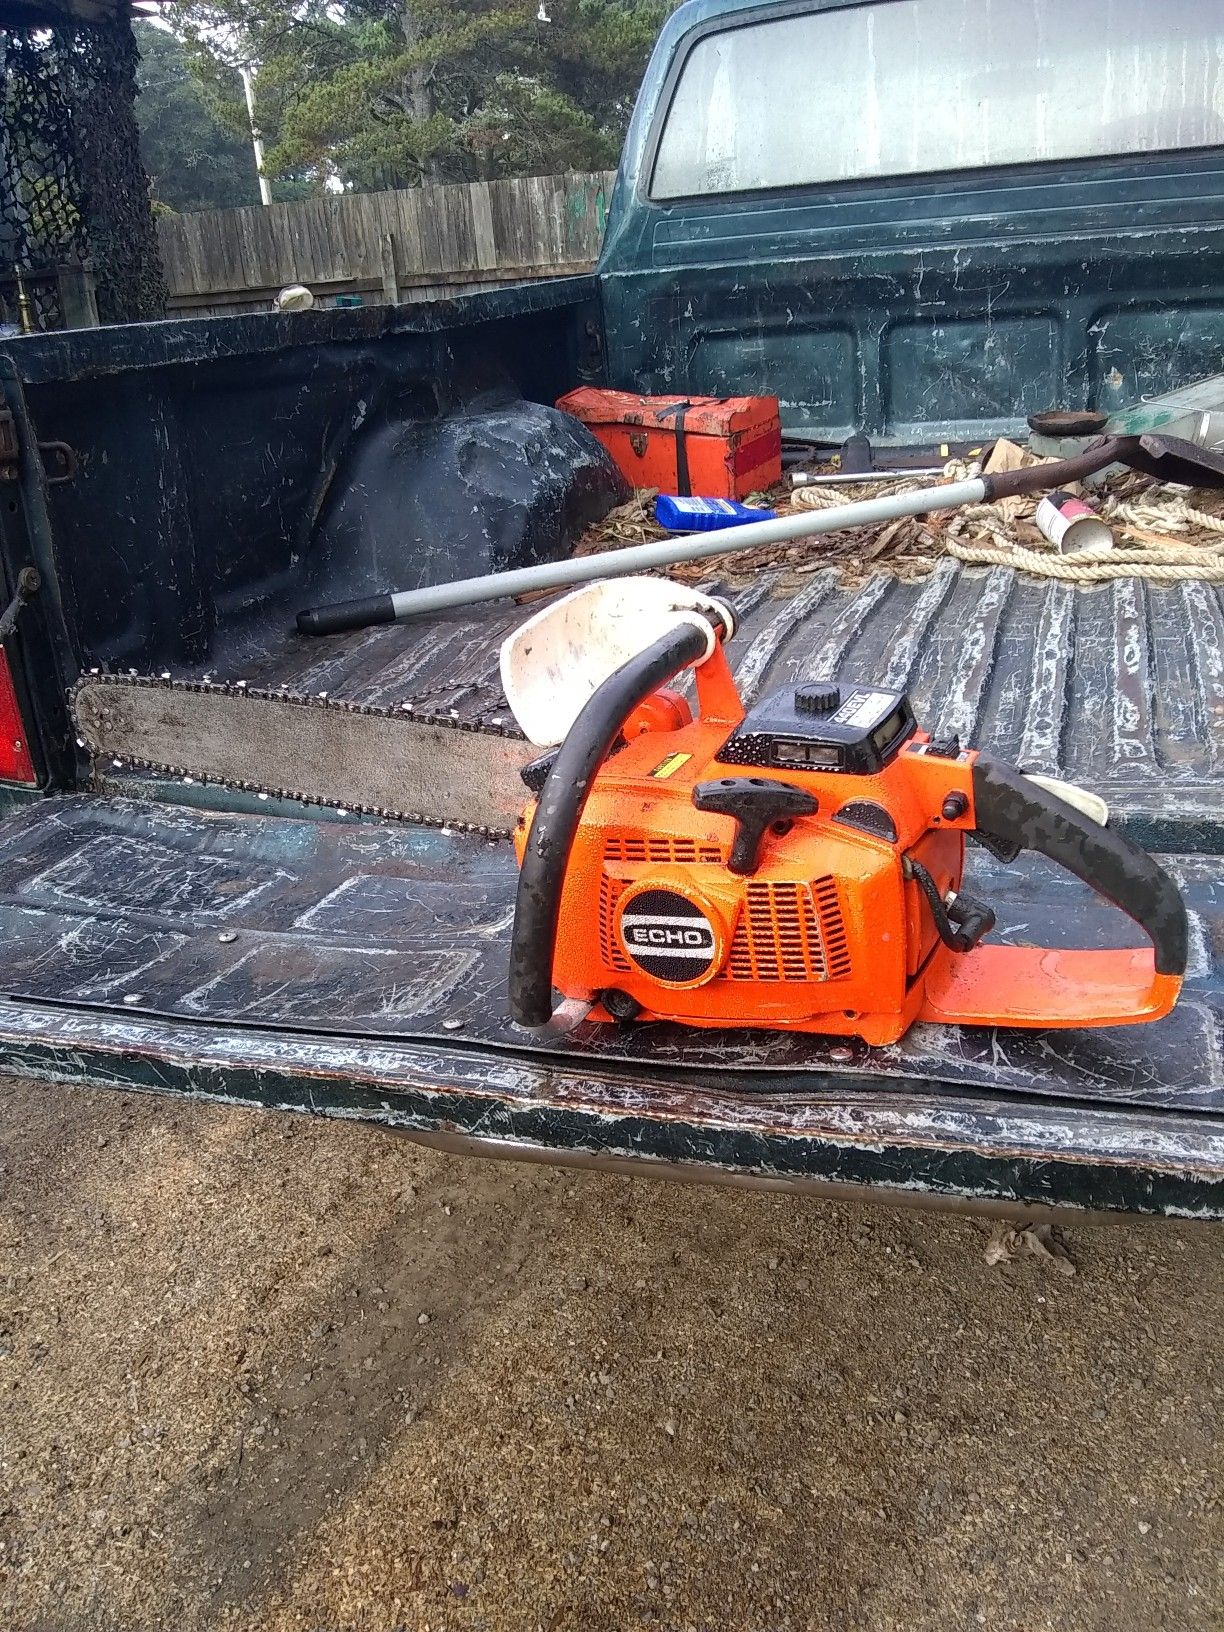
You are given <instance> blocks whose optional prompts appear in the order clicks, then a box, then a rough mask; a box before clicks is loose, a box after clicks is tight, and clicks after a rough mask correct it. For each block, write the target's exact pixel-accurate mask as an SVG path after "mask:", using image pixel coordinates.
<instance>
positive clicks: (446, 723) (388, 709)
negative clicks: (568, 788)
mask: <svg viewBox="0 0 1224 1632" xmlns="http://www.w3.org/2000/svg"><path fill="white" fill-rule="evenodd" d="M478 689H479V687H478V686H473V685H468V686H465V685H463V684H462V683H460V684H455V683H451V684H449V685H447V686H444V687H435V688H433V689H432V690H430V691H425V692H423V693H420V694H418V695H416V696H414V697H411V698H408V699H406V700H403V701H399V702H397V703H395V704H393V705H390V706H384V705H380V704H375V703H362V702H353V701H350V700H348V699H346V698H343V697H332V696H330V695H329V694H328V693H327V692H326V691H320V692H317V693H303V692H295V691H292V690H290V689H289V687H288V686H287V685H282V686H278V687H275V688H266V687H262V686H253V685H248V684H247V683H246V682H245V681H242V680H238V681H218V680H211V679H201V680H179V679H173V678H171V677H170V676H169V675H167V674H163V675H160V676H156V675H142V674H136V673H128V674H123V673H113V672H106V671H102V670H90V671H89V672H87V673H85V674H83V675H81V677H80V678H79V679H78V680H77V682H76V684H75V685H74V686H73V687H72V690H71V692H70V693H69V705H70V708H71V712H72V718H73V721H74V724H75V726H76V731H77V739H76V741H77V747H78V748H79V749H81V750H83V751H86V752H89V753H91V754H92V755H93V757H94V775H95V780H96V778H97V775H98V771H99V767H100V766H105V764H106V763H107V762H109V764H110V766H112V767H113V768H114V769H115V770H125V771H138V772H149V773H154V774H156V775H159V776H166V777H173V778H175V779H176V780H179V781H181V782H182V783H184V784H185V785H186V786H192V785H198V786H208V785H212V786H217V787H224V788H230V789H233V790H234V791H236V792H241V793H246V794H253V795H255V796H256V797H257V798H259V799H269V800H271V799H277V800H288V801H292V802H294V803H297V804H305V805H316V806H323V807H327V808H331V809H334V810H336V811H341V812H345V813H351V814H354V815H361V816H373V817H377V818H378V819H380V820H384V821H397V822H406V823H411V824H414V825H420V826H425V827H433V828H439V829H441V830H443V831H454V832H460V833H472V834H477V835H479V836H480V837H482V838H486V839H491V840H495V839H507V838H509V837H510V834H511V825H510V822H509V819H507V821H506V823H505V825H499V824H497V823H493V822H488V821H473V820H470V819H467V818H465V817H464V815H463V813H462V811H459V810H456V811H454V812H453V813H445V812H442V813H439V812H437V811H431V810H429V809H413V808H411V807H410V806H409V805H403V806H400V805H397V804H395V803H394V802H392V801H388V802H373V801H370V800H365V799H346V798H333V797H331V796H330V795H329V794H326V793H323V792H321V791H320V790H319V789H318V788H311V787H309V786H290V785H284V786H282V785H280V784H279V782H276V781H272V782H269V781H265V780H261V779H259V778H258V777H251V776H239V775H233V774H226V773H225V771H224V770H222V769H218V768H217V766H215V765H214V766H211V767H210V766H209V765H207V764H205V763H201V762H199V761H197V760H196V759H195V756H194V755H193V754H192V752H191V751H190V749H191V745H192V742H193V739H192V736H191V730H190V723H189V722H185V723H184V728H183V731H182V746H183V751H182V753H180V754H167V755H165V756H164V757H162V756H160V755H157V754H153V755H150V754H146V753H140V752H135V751H133V744H132V742H131V741H130V740H129V741H124V740H123V736H122V733H121V732H116V729H115V728H116V725H117V724H122V723H126V724H128V725H129V728H130V720H129V721H126V722H122V721H120V720H118V718H117V716H116V714H115V711H114V708H113V704H114V702H115V701H116V700H122V699H125V698H127V699H131V698H134V697H137V696H138V695H139V694H150V693H152V694H155V695H156V696H158V697H162V698H165V699H166V700H167V701H172V699H173V698H175V697H182V698H184V699H187V698H191V697H205V698H207V699H208V700H209V702H210V703H213V702H219V703H221V704H222V706H223V707H226V708H228V707H230V706H232V707H233V708H234V709H235V710H236V711H237V710H241V709H242V708H243V707H244V705H259V704H267V705H271V706H272V707H273V708H274V709H276V710H277V711H279V710H281V709H283V710H285V711H287V712H286V721H287V722H289V721H290V720H291V716H290V714H289V712H288V711H292V717H293V718H294V719H296V720H297V721H300V720H301V717H302V716H304V715H324V716H327V717H328V719H329V722H330V719H331V717H333V716H334V717H336V720H337V723H340V722H342V721H348V722H352V721H356V720H360V721H385V722H387V726H388V731H389V733H394V732H395V731H396V730H398V729H400V728H402V727H404V726H406V725H407V726H409V727H421V728H423V730H424V731H433V732H446V733H455V734H456V737H457V738H462V739H465V740H466V741H467V742H469V743H470V740H471V739H472V738H473V737H476V738H483V739H488V740H489V742H490V747H493V745H495V744H499V743H500V744H504V745H505V748H506V750H507V752H505V753H501V754H492V755H490V760H489V765H488V766H487V767H481V771H482V773H483V774H485V775H487V776H489V777H491V778H492V781H491V782H490V783H487V784H486V785H485V787H484V788H483V789H482V792H488V793H489V794H491V795H496V794H498V793H500V794H502V796H503V797H502V800H501V802H502V804H503V805H507V806H508V807H509V809H513V808H514V807H515V806H516V805H517V803H519V802H521V801H522V800H524V799H525V797H526V792H525V789H524V788H523V786H522V784H521V782H519V781H518V777H517V769H518V765H519V764H525V763H526V762H527V761H528V760H529V759H530V758H531V757H533V756H534V755H535V754H536V753H537V752H538V750H537V749H535V748H533V747H532V745H531V744H530V743H528V742H527V739H526V738H525V737H524V736H523V734H522V732H521V731H520V730H519V729H518V727H517V726H516V725H515V723H514V721H513V718H512V716H511V715H510V713H509V709H508V707H507V706H506V704H505V703H504V701H503V702H502V703H501V705H500V707H501V710H502V712H503V714H504V716H505V717H504V718H502V717H499V716H498V715H497V713H496V712H495V711H494V707H486V708H484V709H482V710H481V714H480V715H478V717H476V718H471V717H467V718H465V717H463V716H462V715H461V714H460V712H459V710H458V709H457V708H455V707H453V706H452V707H438V706H435V705H436V699H437V698H438V697H439V696H450V697H452V698H453V697H460V698H461V697H462V695H463V693H464V692H465V691H466V692H471V691H474V690H478ZM108 704H109V705H112V706H108ZM138 713H139V704H138V706H137V714H138ZM486 715H491V716H492V717H483V716H486ZM155 718H156V720H157V725H158V727H159V728H160V731H161V733H162V734H166V733H170V732H171V731H172V728H173V725H174V723H175V722H174V721H173V720H172V719H171V718H170V717H169V716H168V715H167V714H166V713H163V714H162V715H161V716H160V717H157V716H155ZM231 723H232V727H233V730H234V731H235V733H238V734H239V736H238V740H239V741H240V740H241V733H242V727H243V724H244V723H245V722H244V720H243V716H242V714H241V713H240V712H235V714H234V716H233V720H232V722H231ZM137 725H139V720H138V719H137ZM472 746H475V745H474V744H473V745H472ZM432 751H435V752H436V750H432ZM469 757H470V756H469ZM304 768H305V767H304ZM507 771H509V773H510V775H509V776H507V775H506V772H507ZM507 814H509V811H508V813H507Z"/></svg>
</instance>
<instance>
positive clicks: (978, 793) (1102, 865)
mask: <svg viewBox="0 0 1224 1632" xmlns="http://www.w3.org/2000/svg"><path fill="white" fill-rule="evenodd" d="M973 805H974V817H975V821H976V824H977V825H976V831H977V832H978V833H980V834H981V835H982V836H983V838H984V839H986V840H987V841H993V842H994V843H995V844H997V845H998V846H999V847H1000V848H1002V849H1004V850H1010V851H1011V852H1012V854H1014V853H1015V852H1016V851H1017V850H1032V851H1035V852H1037V853H1038V854H1040V855H1043V856H1048V857H1049V858H1050V860H1051V861H1055V862H1057V863H1058V865H1059V866H1060V867H1065V868H1066V870H1067V871H1068V872H1069V873H1073V874H1074V875H1075V877H1076V878H1079V879H1082V880H1083V881H1084V883H1085V884H1087V885H1088V886H1089V887H1090V888H1091V889H1093V890H1095V891H1096V893H1097V894H1098V895H1101V896H1104V898H1105V899H1106V900H1107V901H1112V902H1113V904H1114V906H1116V907H1120V908H1121V910H1122V911H1123V912H1124V913H1126V915H1127V917H1129V918H1131V919H1133V920H1134V922H1135V923H1136V924H1138V925H1139V927H1140V928H1141V929H1142V930H1143V931H1144V933H1145V934H1146V935H1147V936H1148V938H1149V939H1150V940H1151V943H1152V946H1153V949H1154V951H1155V962H1156V973H1157V974H1158V975H1174V976H1178V977H1180V976H1182V975H1183V974H1184V973H1185V970H1186V956H1187V945H1188V931H1187V927H1186V908H1185V905H1184V903H1183V902H1182V898H1181V895H1180V893H1179V892H1178V888H1177V886H1176V884H1174V882H1173V880H1172V879H1171V878H1170V877H1169V875H1168V873H1166V872H1165V870H1164V869H1163V868H1162V867H1160V866H1158V865H1157V863H1156V862H1155V861H1153V860H1152V858H1151V856H1149V855H1148V854H1147V852H1146V851H1144V850H1140V849H1139V847H1138V846H1137V845H1134V844H1131V843H1130V841H1129V840H1128V839H1124V838H1123V837H1122V835H1121V834H1120V833H1116V832H1114V831H1113V830H1112V829H1110V828H1108V827H1100V826H1098V824H1097V823H1096V822H1094V821H1093V820H1092V819H1091V817H1089V816H1085V815H1084V814H1083V813H1082V812H1081V811H1078V810H1076V809H1075V807H1074V806H1073V805H1068V804H1066V803H1064V801H1063V800H1061V799H1058V798H1056V797H1055V795H1054V794H1052V793H1049V792H1047V790H1046V789H1045V788H1042V787H1039V786H1038V785H1037V784H1036V783H1035V782H1030V781H1029V779H1028V778H1027V777H1026V776H1024V775H1023V774H1022V773H1021V772H1020V771H1018V770H1016V769H1015V768H1014V767H1013V766H1011V765H1003V764H1000V763H999V762H998V761H997V760H993V759H986V758H983V757H982V756H981V755H979V756H978V758H977V760H976V761H975V762H974V765H973Z"/></svg>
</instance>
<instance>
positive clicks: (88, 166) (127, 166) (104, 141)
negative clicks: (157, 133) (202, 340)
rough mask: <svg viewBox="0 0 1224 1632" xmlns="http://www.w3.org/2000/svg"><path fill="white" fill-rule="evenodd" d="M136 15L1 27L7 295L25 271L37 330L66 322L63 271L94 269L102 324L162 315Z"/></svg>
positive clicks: (10, 311)
mask: <svg viewBox="0 0 1224 1632" xmlns="http://www.w3.org/2000/svg"><path fill="white" fill-rule="evenodd" d="M136 60H137V51H136V42H135V39H134V37H133V34H132V29H131V25H130V22H129V20H128V18H127V16H126V15H124V14H121V15H120V16H119V17H118V18H117V19H116V20H115V21H113V22H109V23H97V24H84V23H79V24H66V25H59V26H56V27H55V28H52V29H47V30H38V31H26V30H21V31H16V30H10V31H0V298H2V299H3V301H4V304H5V306H6V307H7V315H8V317H9V319H10V321H14V322H16V321H19V320H20V318H19V311H18V307H17V301H16V282H17V277H16V274H17V273H18V272H20V273H21V278H22V283H23V285H24V288H25V292H26V296H27V300H28V303H29V309H28V310H29V318H30V320H31V321H32V323H33V326H35V327H38V328H55V327H58V326H59V325H60V324H61V323H62V322H63V314H62V313H61V312H60V311H59V296H58V285H57V280H56V277H55V269H56V268H58V267H65V266H81V265H85V264H89V265H91V266H92V270H93V277H94V282H95V286H96V292H97V304H98V315H99V317H100V318H101V320H102V322H103V323H135V322H140V321H142V320H144V319H147V318H153V317H160V316H162V315H163V312H164V308H165V298H166V291H165V284H164V281H163V278H162V270H161V261H160V258H159V256H158V250H157V237H156V232H155V229H154V223H153V215H152V211H151V209H150V206H149V184H148V178H147V176H146V175H145V172H144V167H143V165H142V164H141V161H140V147H139V137H138V133H137V128H136V120H135V115H134V111H133V107H134V102H135V96H136V77H135V76H136Z"/></svg>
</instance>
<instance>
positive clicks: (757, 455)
mask: <svg viewBox="0 0 1224 1632" xmlns="http://www.w3.org/2000/svg"><path fill="white" fill-rule="evenodd" d="M557 407H558V408H560V409H562V410H563V411H564V412H565V413H567V414H573V416H574V418H575V419H580V420H581V421H582V422H583V424H584V425H587V426H589V427H590V429H591V430H592V431H593V432H594V434H595V435H596V436H597V437H598V439H599V440H600V441H601V442H602V443H603V445H604V447H605V448H607V450H608V452H609V453H610V454H611V455H612V457H613V459H615V460H616V463H617V464H618V465H619V466H620V469H621V471H622V472H623V474H624V475H625V477H626V478H627V480H629V481H630V482H632V483H633V485H634V487H657V488H658V489H659V491H660V492H661V493H679V494H682V495H685V496H687V495H689V494H691V493H696V494H699V495H700V496H701V497H703V498H710V499H742V498H745V497H746V496H747V495H748V494H749V493H759V492H760V491H761V489H762V488H766V487H772V486H773V485H774V483H775V482H780V481H781V480H782V422H781V419H780V417H779V413H778V399H777V397H639V396H637V395H636V394H635V393H634V392H632V391H603V390H599V389H598V388H596V387H595V386H585V385H584V386H581V387H580V388H579V389H578V390H577V391H570V392H569V393H568V394H567V395H566V396H564V397H561V398H560V399H559V400H558V402H557Z"/></svg>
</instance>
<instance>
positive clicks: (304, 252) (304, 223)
mask: <svg viewBox="0 0 1224 1632" xmlns="http://www.w3.org/2000/svg"><path fill="white" fill-rule="evenodd" d="M613 177H614V172H611V171H604V172H600V173H597V174H592V175H567V176H525V177H523V178H521V179H519V180H515V181H492V182H472V183H470V184H466V185H461V186H454V187H413V188H404V189H400V190H397V191H395V192H386V193H340V194H335V195H331V196H327V197H324V198H312V199H303V200H302V201H300V202H299V203H296V204H272V205H269V206H267V207H260V208H250V209H241V210H200V211H195V212H192V213H190V214H187V215H175V216H165V217H163V218H162V219H161V220H160V221H159V222H158V236H159V238H160V241H161V253H162V261H163V264H164V266H165V270H166V282H167V285H168V287H169V291H170V309H171V311H172V312H179V313H182V314H183V315H185V316H204V315H206V314H222V313H227V312H243V311H266V310H267V309H268V306H269V304H270V302H271V300H272V298H273V296H274V295H275V294H276V293H277V291H278V290H280V289H283V288H284V287H285V285H286V284H289V283H304V284H306V285H307V287H308V288H310V289H311V290H313V291H314V294H315V296H316V298H317V299H322V300H324V301H327V300H330V299H332V298H334V297H335V296H337V295H360V296H361V297H362V299H363V300H365V301H370V302H379V301H390V302H396V301H403V300H428V299H431V298H433V297H435V296H438V295H450V294H456V293H459V292H461V291H464V290H468V289H479V288H488V287H491V286H492V285H495V284H499V283H515V282H518V281H520V280H521V279H524V278H538V277H546V276H555V275H556V274H559V273H566V272H585V271H587V270H589V268H590V267H591V266H592V264H593V263H594V262H595V260H596V259H597V258H598V255H599V246H600V242H601V240H602V238H603V229H604V219H605V213H606V209H607V200H608V196H609V194H610V193H611V190H612V181H613Z"/></svg>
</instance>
